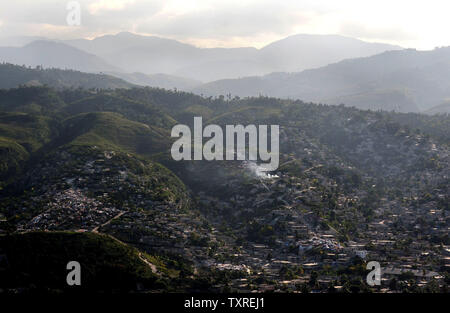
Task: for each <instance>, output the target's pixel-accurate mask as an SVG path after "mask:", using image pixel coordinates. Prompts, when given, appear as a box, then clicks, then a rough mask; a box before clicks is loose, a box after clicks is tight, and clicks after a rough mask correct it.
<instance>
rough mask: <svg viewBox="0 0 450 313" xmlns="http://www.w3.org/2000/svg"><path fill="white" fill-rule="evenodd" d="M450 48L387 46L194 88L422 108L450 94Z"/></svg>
mask: <svg viewBox="0 0 450 313" xmlns="http://www.w3.org/2000/svg"><path fill="white" fill-rule="evenodd" d="M449 82H450V48H440V49H435V50H433V51H416V50H412V49H408V50H401V51H388V52H384V53H381V54H377V55H374V56H371V57H365V58H357V59H348V60H344V61H341V62H338V63H335V64H330V65H327V66H324V67H321V68H318V69H310V70H305V71H302V72H298V73H273V74H269V75H265V76H261V77H246V78H242V79H234V80H233V79H229V80H219V81H215V82H211V83H207V84H204V85H202V86H200V87H198V88H196V89H194V92H195V93H198V94H204V95H219V94H224V95H225V94H231V95H234V96H255V95H256V96H257V95H260V94H261V95H268V96H273V97H280V98H293V99H301V100H304V101H312V102H323V103H326V104H340V103H344V104H347V105H351V106H355V107H357V108H362V109H374V110H380V109H382V110H395V111H399V112H417V111H423V110H426V109H428V108H431V107H433V106H435V105H437V104H440V103H442V102H443V101H444V99H446V98H448V97H449V96H450V83H449Z"/></svg>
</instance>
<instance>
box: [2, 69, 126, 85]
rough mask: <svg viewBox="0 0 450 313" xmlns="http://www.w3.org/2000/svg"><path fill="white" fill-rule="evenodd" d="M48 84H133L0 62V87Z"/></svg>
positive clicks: (74, 72) (95, 76) (114, 79)
mask: <svg viewBox="0 0 450 313" xmlns="http://www.w3.org/2000/svg"><path fill="white" fill-rule="evenodd" d="M21 85H23V86H44V85H46V86H49V87H53V88H58V89H60V88H86V89H89V88H101V89H109V88H111V89H113V88H129V87H132V86H133V84H131V83H128V82H126V81H124V80H122V79H119V78H116V77H113V76H110V75H104V74H89V73H84V72H78V71H73V70H61V69H56V68H46V69H44V68H41V67H36V68H31V67H26V66H19V65H14V64H9V63H3V64H0V88H2V89H3V88H15V87H19V86H21Z"/></svg>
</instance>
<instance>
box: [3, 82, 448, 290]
mask: <svg viewBox="0 0 450 313" xmlns="http://www.w3.org/2000/svg"><path fill="white" fill-rule="evenodd" d="M0 110H1V111H3V113H1V115H0V138H1V141H0V143H1V154H0V157H1V162H2V163H1V165H2V172H1V174H2V176H1V189H0V200H1V201H0V203H1V205H0V233H1V234H14V236H22V235H21V233H29V232H31V233H33V232H35V231H46V232H49V233H50V234H53V233H54V232H59V231H71V232H73V231H77V232H83V233H87V234H86V236H94V235H95V234H96V233H102V234H107V235H109V236H112V237H114V238H116V239H118V240H120V241H121V242H123V243H124V244H126V245H130V246H132V247H134V248H132V249H133V251H136V250H134V249H138V251H139V252H140V253H142V254H143V255H144V253H146V254H148V255H150V256H151V258H150V259H151V261H150V262H151V263H152V264H155V266H157V268H158V272H159V273H160V274H161V275H162V276H161V277H160V278H161V279H162V280H164V281H166V282H167V286H169V287H170V288H172V289H171V290H173V291H186V290H193V291H201V292H206V291H209V292H211V291H218V292H219V291H227V290H228V291H229V290H232V291H249V290H250V291H252V290H255V291H264V290H266V288H268V286H270V288H272V287H273V289H275V290H286V289H285V288H291V289H290V290H297V289H300V288H314V289H315V290H323V291H325V290H328V288H329V286H330V285H329V284H331V282H328V283H324V284H323V285H314V284H312V283H311V284H309V279H310V277H311V276H313V275H318V276H319V277H324V278H327V277H330V276H331V277H333V279H336V280H338V283H339V284H341V285H342V286H343V287H342V288H343V291H344V292H350V290H355V289H356V290H365V291H370V290H371V291H376V290H377V289H375V288H376V287H375V288H370V289H368V288H369V287H367V286H366V285H364V284H363V283H361V281H362V280H363V279H365V275H366V272H365V270H364V269H363V268H364V263H363V262H364V260H361V259H358V258H356V256H355V249H357V250H358V251H359V249H363V250H364V251H367V253H368V255H370V258H371V259H378V260H382V261H381V262H382V264H383V267H392V268H404V266H405V265H408V264H409V263H408V260H409V259H410V258H414V260H416V261H415V262H416V263H417V266H418V267H420V268H421V271H419V272H417V275H429V276H430V277H435V279H436V284H437V285H436V286H437V287H436V286H435V285H433V284H431V285H430V286H429V285H428V284H427V285H422V286H418V285H416V284H412V285H407V284H403V283H398V285H396V287H395V288H396V289H395V290H400V291H410V290H412V289H411V288H417V290H422V291H425V290H428V289H427V288H434V289H433V290H442V288H445V284H446V281H445V280H444V279H443V278H442V277H445V275H448V271H447V268H446V267H445V261H444V259H443V257H444V256H445V253H446V252H445V246H446V245H448V244H449V237H448V234H447V226H446V225H447V224H448V214H447V212H448V203H450V202H449V199H448V195H449V194H450V190H449V186H450V184H449V177H448V173H449V171H450V168H449V166H450V160H449V157H450V151H449V143H450V138H449V134H450V132H449V130H448V127H449V125H450V122H449V117H448V115H432V116H429V115H422V114H417V113H395V112H383V111H379V112H374V111H365V110H358V109H356V108H351V107H346V106H343V105H337V106H329V105H321V104H314V103H305V102H302V101H299V100H295V101H293V100H282V99H276V98H269V97H257V98H256V97H253V98H245V99H238V98H233V97H226V98H225V97H218V98H212V97H211V98H204V97H200V96H197V95H194V94H190V93H186V92H180V91H174V90H164V89H158V88H148V87H145V88H129V89H115V90H82V89H62V90H54V89H52V88H48V87H20V88H15V89H9V90H2V91H1V92H0ZM194 116H202V117H203V123H204V125H207V124H210V123H214V124H217V125H221V126H224V125H230V124H232V125H234V124H243V125H249V124H255V125H261V124H265V125H273V124H276V125H279V126H280V137H279V139H280V164H279V167H278V169H277V170H275V171H273V172H271V173H270V174H271V176H268V175H267V174H266V173H263V172H261V170H260V165H261V164H260V163H258V162H252V161H248V160H247V161H174V160H173V159H172V157H171V155H170V151H169V149H168V148H169V147H170V143H171V142H172V140H173V138H170V129H171V128H172V126H173V125H175V124H179V123H185V124H188V125H191V124H192V121H193V118H194ZM5 165H6V166H5ZM90 233H92V234H90ZM50 234H49V235H48V236H51V235H50ZM27 235H28V234H27ZM29 236H34V235H31V234H30V235H29ZM80 236H81V235H80ZM0 238H2V237H0ZM105 238H110V237H105ZM380 238H383V239H382V240H380ZM0 241H1V239H0ZM43 241H44V244H45V240H43ZM51 241H52V239H51V238H50V237H49V239H48V242H51ZM74 242H79V243H78V244H79V245H81V247H83V242H84V239H83V238H81V237H77V239H76V240H75V239H74ZM25 244H26V243H24V242H23V241H17V245H16V246H17V247H21V246H22V245H25ZM68 244H71V243H70V240H69V243H68ZM74 245H75V243H74ZM105 245H106V247H110V246H109V244H108V243H105ZM94 246H95V247H96V245H94ZM110 248H111V249H112V251H115V249H116V248H115V247H114V246H113V247H110ZM2 249H3V248H2ZM8 249H12V248H11V247H9V248H8ZM27 249H28V248H27ZM43 249H44V248H43ZM45 249H47V248H45ZM95 249H96V248H95ZM127 249H128V248H127ZM17 250H18V249H17ZM17 250H15V251H17ZM108 250H109V248H108ZM89 251H92V250H89ZM418 251H425V252H427V253H428V254H427V255H426V256H424V257H417V254H418ZM139 252H138V253H139ZM3 253H4V252H2V251H0V255H1V254H3ZM14 253H17V252H14ZM49 253H53V254H52V255H55V259H58V258H60V257H58V255H60V254H61V253H62V255H65V254H64V253H65V252H64V251H62V252H61V251H60V250H58V251H53V250H51V251H50V252H49ZM99 253H100V255H102V254H103V250H100V252H99ZM88 255H91V252H89V253H88ZM115 255H116V254H115ZM337 255H339V257H337ZM131 258H132V259H133V258H134V257H133V255H131ZM33 260H34V259H33ZM268 260H270V261H271V262H268ZM124 262H128V261H127V260H125V261H124ZM129 262H134V261H129ZM106 264H108V263H106ZM311 264H312V265H311ZM31 265H32V264H30V267H32V266H31ZM136 266H138V267H139V264H138V265H136ZM95 268H96V269H98V270H99V271H102V265H101V264H96V265H95ZM126 268H127V267H125V269H126ZM125 269H124V270H125ZM424 271H425V272H424ZM127 272H128V270H125V273H127ZM51 273H53V272H51ZM117 273H119V274H120V273H123V272H121V271H117ZM342 273H346V275H341V274H342ZM423 273H425V274H423ZM33 275H34V274H33ZM55 275H56V274H55ZM120 275H122V274H120ZM123 275H128V274H123ZM51 276H52V277H53V276H54V275H53V274H52V275H51ZM32 277H34V276H32ZM126 277H130V276H126ZM131 277H134V278H133V279H137V280H140V276H138V277H137V278H136V276H131ZM421 277H422V276H418V278H417V281H420V279H421ZM127 279H128V278H127ZM133 279H131V281H134V280H133ZM243 279H246V280H247V281H249V282H251V283H250V285H247V284H243V283H242V282H243ZM286 279H289V281H290V280H294V281H295V283H293V285H289V286H290V287H286V283H285V281H286ZM106 281H107V280H106ZM27 282H28V281H27ZM155 284H156V283H155ZM289 284H291V283H289ZM296 284H297V285H299V286H296ZM112 286H114V285H112ZM157 286H159V285H151V286H150V287H149V289H148V290H154V289H156V290H161V288H162V287H161V288H160V287H157ZM308 286H309V287H308ZM433 286H434V287H433ZM16 287H17V286H16ZM95 288H98V289H101V288H104V285H100V286H97V285H96V286H95ZM127 288H128V287H127ZM129 288H131V289H132V287H129ZM283 288H284V289H283ZM386 288H391V287H390V286H387V287H386ZM440 288H441V289H440ZM133 290H134V289H133ZM390 290H391V289H390ZM392 290H393V289H392ZM414 290H416V289H414Z"/></svg>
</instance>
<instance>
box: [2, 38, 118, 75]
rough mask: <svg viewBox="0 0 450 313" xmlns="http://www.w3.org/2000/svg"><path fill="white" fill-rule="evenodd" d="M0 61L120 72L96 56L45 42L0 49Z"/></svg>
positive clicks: (70, 47)
mask: <svg viewBox="0 0 450 313" xmlns="http://www.w3.org/2000/svg"><path fill="white" fill-rule="evenodd" d="M0 61H1V62H8V63H13V64H18V65H27V66H33V67H35V66H43V67H45V68H59V69H72V70H78V71H83V72H90V73H95V72H104V71H119V70H120V69H119V68H117V67H116V66H113V65H110V64H108V63H107V62H105V61H104V60H103V59H102V58H100V57H98V56H96V55H93V54H90V53H87V52H84V51H82V50H79V49H77V48H75V47H72V46H69V45H66V44H63V43H60V42H55V41H47V40H38V41H33V42H32V43H29V44H27V45H25V46H23V47H0Z"/></svg>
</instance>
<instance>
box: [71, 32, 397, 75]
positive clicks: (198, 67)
mask: <svg viewBox="0 0 450 313" xmlns="http://www.w3.org/2000/svg"><path fill="white" fill-rule="evenodd" d="M65 43H66V44H68V45H71V46H73V47H76V48H78V49H80V50H84V51H86V52H88V53H92V54H95V55H98V56H100V57H102V58H103V59H104V60H106V61H107V62H109V63H110V64H115V65H116V66H118V67H121V68H124V69H126V70H127V71H129V72H143V73H145V74H156V73H165V74H171V75H177V76H182V77H186V78H190V79H194V80H200V81H212V80H217V79H222V78H237V77H244V76H251V75H263V74H267V73H271V72H279V71H286V72H294V71H300V70H304V69H308V68H314V67H320V66H324V65H327V64H330V63H334V62H337V61H340V60H343V59H346V58H356V57H363V56H370V55H374V54H377V53H381V52H384V51H387V50H398V49H401V47H398V46H393V45H388V44H381V43H368V42H364V41H361V40H357V39H353V38H348V37H343V36H338V35H294V36H290V37H287V38H285V39H282V40H279V41H276V42H273V43H271V44H269V45H267V46H266V47H263V48H261V49H256V48H249V47H242V48H229V49H225V48H197V47H195V46H192V45H189V44H185V43H181V42H178V41H176V40H171V39H165V38H159V37H154V36H141V35H136V34H132V33H127V32H124V33H119V34H117V35H106V36H102V37H97V38H95V39H93V40H86V39H78V40H70V41H65Z"/></svg>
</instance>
